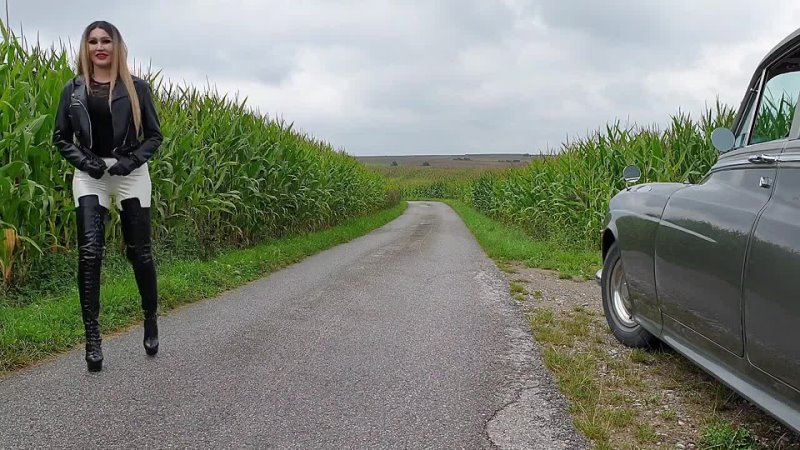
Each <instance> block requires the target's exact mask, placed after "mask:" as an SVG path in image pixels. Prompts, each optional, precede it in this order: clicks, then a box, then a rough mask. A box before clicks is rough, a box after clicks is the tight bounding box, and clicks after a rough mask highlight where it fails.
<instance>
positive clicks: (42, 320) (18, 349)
mask: <svg viewBox="0 0 800 450" xmlns="http://www.w3.org/2000/svg"><path fill="white" fill-rule="evenodd" d="M406 206H407V204H406V203H405V202H401V203H400V204H399V205H397V206H395V207H393V208H390V209H387V210H384V211H380V212H377V213H374V214H371V215H368V216H364V217H360V218H356V219H353V220H350V221H348V222H346V223H344V224H341V225H339V226H336V227H333V228H330V229H327V230H323V231H319V232H314V233H308V234H304V235H297V236H292V237H289V238H286V239H281V240H277V241H273V242H269V243H266V244H262V245H259V246H257V247H254V248H250V249H243V250H234V251H229V252H227V253H224V254H222V255H220V256H218V257H216V258H214V259H212V260H210V261H200V260H190V261H174V260H171V261H168V262H166V263H164V264H159V267H158V283H159V297H160V304H161V311H162V312H163V311H167V310H169V309H172V308H174V307H176V306H178V305H181V304H184V303H190V302H193V301H196V300H200V299H203V298H207V297H210V296H213V295H216V294H219V293H220V292H223V291H225V290H228V289H231V288H234V287H236V286H240V285H242V284H244V283H247V282H249V281H252V280H255V279H257V278H260V277H262V276H264V275H266V274H268V273H270V272H273V271H275V270H278V269H280V268H282V267H286V266H288V265H290V264H293V263H295V262H297V261H300V260H301V259H303V258H305V257H307V256H309V255H312V254H314V253H317V252H319V251H322V250H325V249H327V248H330V247H333V246H335V245H338V244H341V243H344V242H347V241H349V240H352V239H354V238H356V237H358V236H361V235H363V234H366V233H368V232H369V231H372V230H374V229H376V228H378V227H380V226H382V225H384V224H386V223H388V222H390V221H392V220H393V219H395V218H397V217H398V216H400V214H402V213H403V211H404V210H405V208H406ZM100 298H101V299H102V300H101V308H102V312H101V316H100V319H101V323H102V327H103V332H104V333H109V332H113V331H116V330H119V329H122V328H124V327H126V326H129V325H131V324H133V323H134V322H137V321H139V320H140V315H141V312H140V306H139V303H140V300H139V293H138V291H137V289H136V283H135V281H134V279H133V273H132V271H130V270H128V275H127V276H125V277H113V278H112V277H104V280H103V283H102V288H101V291H100ZM80 317H81V314H80V306H79V301H78V294H77V289H71V290H70V292H68V293H64V294H62V295H57V296H48V297H42V298H38V299H29V301H28V302H26V305H25V306H22V307H16V306H12V305H0V375H2V374H4V373H6V372H9V371H11V370H13V369H16V368H20V367H22V366H25V365H27V364H30V363H33V362H35V361H38V360H41V359H43V358H45V357H47V356H50V355H52V354H54V353H56V352H59V351H63V350H66V349H68V348H70V347H72V346H74V345H75V344H77V343H79V342H81V341H82V340H83V325H82V323H81V319H80Z"/></svg>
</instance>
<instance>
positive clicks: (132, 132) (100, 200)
mask: <svg viewBox="0 0 800 450" xmlns="http://www.w3.org/2000/svg"><path fill="white" fill-rule="evenodd" d="M127 56H128V49H127V47H126V45H125V42H124V41H123V40H122V36H120V33H119V30H117V28H116V27H115V26H114V25H111V24H110V23H108V22H104V21H99V22H93V23H91V24H90V25H89V26H88V27H86V29H85V30H84V32H83V37H82V39H81V44H80V50H79V53H78V65H77V66H78V67H77V69H78V70H77V72H78V75H77V76H76V77H75V78H73V79H72V80H70V81H69V82H68V83H67V85H66V86H65V87H64V90H63V92H62V93H61V101H60V103H59V105H58V112H57V114H56V120H55V131H54V133H53V142H54V144H55V146H56V147H57V148H58V150H59V152H60V153H61V154H62V155H63V156H64V158H66V159H67V161H69V162H70V163H71V164H72V165H73V166H75V168H76V169H77V170H76V171H75V175H74V177H73V181H72V191H73V197H74V199H75V206H76V207H77V214H78V215H77V225H78V245H79V258H78V289H79V295H80V302H81V312H82V316H83V325H84V328H85V332H86V364H87V367H88V369H89V371H93V372H94V371H99V370H101V369H102V367H103V352H102V349H101V339H100V324H99V322H98V315H99V312H100V267H101V265H102V261H103V252H104V250H105V240H104V225H105V220H106V218H107V216H108V209H109V207H110V197H111V196H114V197H115V199H116V202H117V207H118V208H119V209H120V218H121V221H122V235H123V238H124V239H125V247H126V252H125V253H126V256H127V258H128V260H129V261H130V262H131V264H132V266H133V271H134V275H135V278H136V284H137V287H138V288H139V294H140V295H141V297H142V309H143V311H144V348H145V351H146V352H147V354H148V355H151V356H153V355H155V354H156V353H157V352H158V325H157V320H156V316H157V312H158V311H157V310H158V293H157V289H156V270H155V264H154V262H153V256H152V252H151V249H150V234H151V226H150V194H151V184H150V175H149V173H148V168H147V161H148V160H149V159H150V158H151V157H152V156H153V153H155V151H156V149H158V147H159V145H161V129H160V126H159V122H158V117H157V115H156V111H155V107H154V106H153V99H152V96H151V92H150V86H149V85H148V84H147V82H145V81H144V80H141V79H139V78H136V77H133V76H131V73H130V70H129V69H128V63H127Z"/></svg>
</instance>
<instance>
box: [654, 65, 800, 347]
mask: <svg viewBox="0 0 800 450" xmlns="http://www.w3.org/2000/svg"><path fill="white" fill-rule="evenodd" d="M785 75H786V73H785V68H784V66H783V65H782V63H781V62H780V61H778V62H776V63H775V64H774V65H773V66H771V67H769V68H765V69H764V70H763V73H762V76H761V80H760V81H759V83H758V88H759V95H753V96H751V103H750V104H749V105H747V112H746V114H744V115H743V117H744V120H743V121H741V122H740V124H739V127H738V128H739V129H738V130H735V131H736V135H737V143H738V145H740V147H739V148H737V149H734V150H733V151H730V152H728V153H726V154H724V155H722V156H721V157H720V159H719V161H718V162H717V164H716V165H715V166H714V167H713V168H712V170H711V171H710V173H709V175H708V176H707V177H706V179H705V180H704V181H703V182H701V183H700V184H698V185H696V186H691V187H689V188H687V189H682V190H680V191H678V192H676V193H675V194H674V195H673V196H672V197H670V199H669V201H668V203H667V205H666V208H665V210H664V213H663V214H662V219H661V222H660V223H659V229H658V234H657V237H656V258H655V276H656V288H657V296H658V300H659V308H661V311H662V313H663V314H664V318H665V320H664V328H665V329H666V330H668V331H670V332H672V333H674V334H675V335H678V336H684V338H685V339H688V340H689V341H690V342H691V343H692V344H693V345H695V346H697V347H700V348H703V349H705V350H707V351H711V352H715V351H716V352H718V351H720V349H724V350H726V351H728V352H730V353H732V354H734V355H737V356H744V329H743V314H742V311H743V297H742V277H743V273H744V269H745V258H746V256H747V251H748V248H749V244H750V239H751V235H752V233H753V230H754V227H755V225H756V221H757V219H758V217H759V215H760V214H761V212H762V210H763V209H764V208H765V206H766V205H767V202H768V201H769V199H770V197H771V195H772V193H773V189H774V185H775V178H776V174H777V169H776V167H777V160H778V157H779V155H780V154H781V152H782V151H783V148H784V146H785V145H786V144H787V142H788V140H787V138H788V134H789V126H788V125H787V124H790V123H791V121H788V122H787V121H786V119H787V117H785V115H784V116H783V117H780V116H776V115H775V114H774V113H775V111H776V110H775V107H776V103H775V102H776V101H777V102H778V103H777V104H778V105H779V106H780V105H782V104H783V103H781V101H782V100H785V98H786V97H785V95H784V91H785V88H786V87H787V79H786V77H785ZM777 93H780V94H781V95H780V96H779V97H778V96H777ZM794 98H796V97H794ZM668 319H672V320H668Z"/></svg>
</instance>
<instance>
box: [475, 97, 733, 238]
mask: <svg viewBox="0 0 800 450" xmlns="http://www.w3.org/2000/svg"><path fill="white" fill-rule="evenodd" d="M733 116H734V111H733V110H732V109H730V108H728V107H725V106H721V105H717V106H716V109H715V110H713V111H712V110H707V111H706V113H705V114H704V115H703V116H702V117H701V118H700V120H699V121H694V120H692V119H691V118H690V117H689V116H687V115H679V116H674V117H672V119H671V123H670V124H669V126H668V127H667V128H666V129H665V130H664V131H659V130H657V129H655V128H652V127H651V128H647V127H639V126H635V125H634V126H631V127H623V126H621V125H620V124H619V123H614V124H613V125H607V126H606V128H605V130H602V131H597V132H596V133H595V134H594V135H590V136H587V137H586V138H583V139H578V140H575V141H573V142H567V143H565V144H563V145H562V148H561V149H560V151H559V152H558V153H557V154H554V155H551V156H548V157H545V158H542V159H537V160H534V161H533V162H532V163H531V164H530V165H529V166H528V167H526V168H524V169H521V170H514V171H510V172H508V173H506V174H504V176H503V178H498V177H483V178H481V179H479V180H478V181H477V182H476V183H474V184H473V187H472V192H471V193H470V194H469V198H468V200H469V201H470V202H471V203H472V205H473V206H475V207H476V208H477V209H479V210H481V211H483V212H486V213H488V214H490V215H491V216H493V217H496V218H499V219H502V220H504V221H507V222H510V223H513V224H515V225H518V226H520V227H521V228H522V229H524V230H525V231H526V232H527V233H528V234H530V235H532V236H534V237H538V238H543V239H557V240H561V241H563V242H564V243H567V244H572V245H577V246H580V247H584V248H594V247H596V246H597V245H599V244H598V243H599V236H600V231H601V229H602V226H603V221H604V219H605V214H606V210H607V208H608V202H609V201H610V200H611V197H613V196H614V195H615V194H616V193H617V192H619V190H620V189H622V188H624V187H625V182H624V181H623V179H622V170H623V168H624V167H625V166H626V165H628V164H636V165H637V166H639V168H640V169H641V170H642V179H641V182H655V181H679V182H683V181H687V182H690V183H694V182H697V181H699V180H700V178H701V177H702V176H703V175H705V173H706V172H707V171H708V169H709V168H710V167H711V166H712V165H713V164H714V163H715V162H716V160H717V157H718V156H719V153H718V152H717V150H716V149H715V148H714V147H713V145H712V144H711V141H710V135H711V131H713V130H714V129H715V128H717V127H719V126H730V124H731V123H732V121H733Z"/></svg>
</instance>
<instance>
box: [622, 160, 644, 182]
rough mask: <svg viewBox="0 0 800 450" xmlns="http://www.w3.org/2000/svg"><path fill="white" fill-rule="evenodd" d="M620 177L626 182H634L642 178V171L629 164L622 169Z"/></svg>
mask: <svg viewBox="0 0 800 450" xmlns="http://www.w3.org/2000/svg"><path fill="white" fill-rule="evenodd" d="M622 178H623V179H624V180H625V182H626V183H628V184H633V183H636V182H637V181H639V179H640V178H642V171H641V170H640V169H639V168H638V167H636V166H634V165H633V164H631V165H630V166H627V167H625V168H624V169H622Z"/></svg>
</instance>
